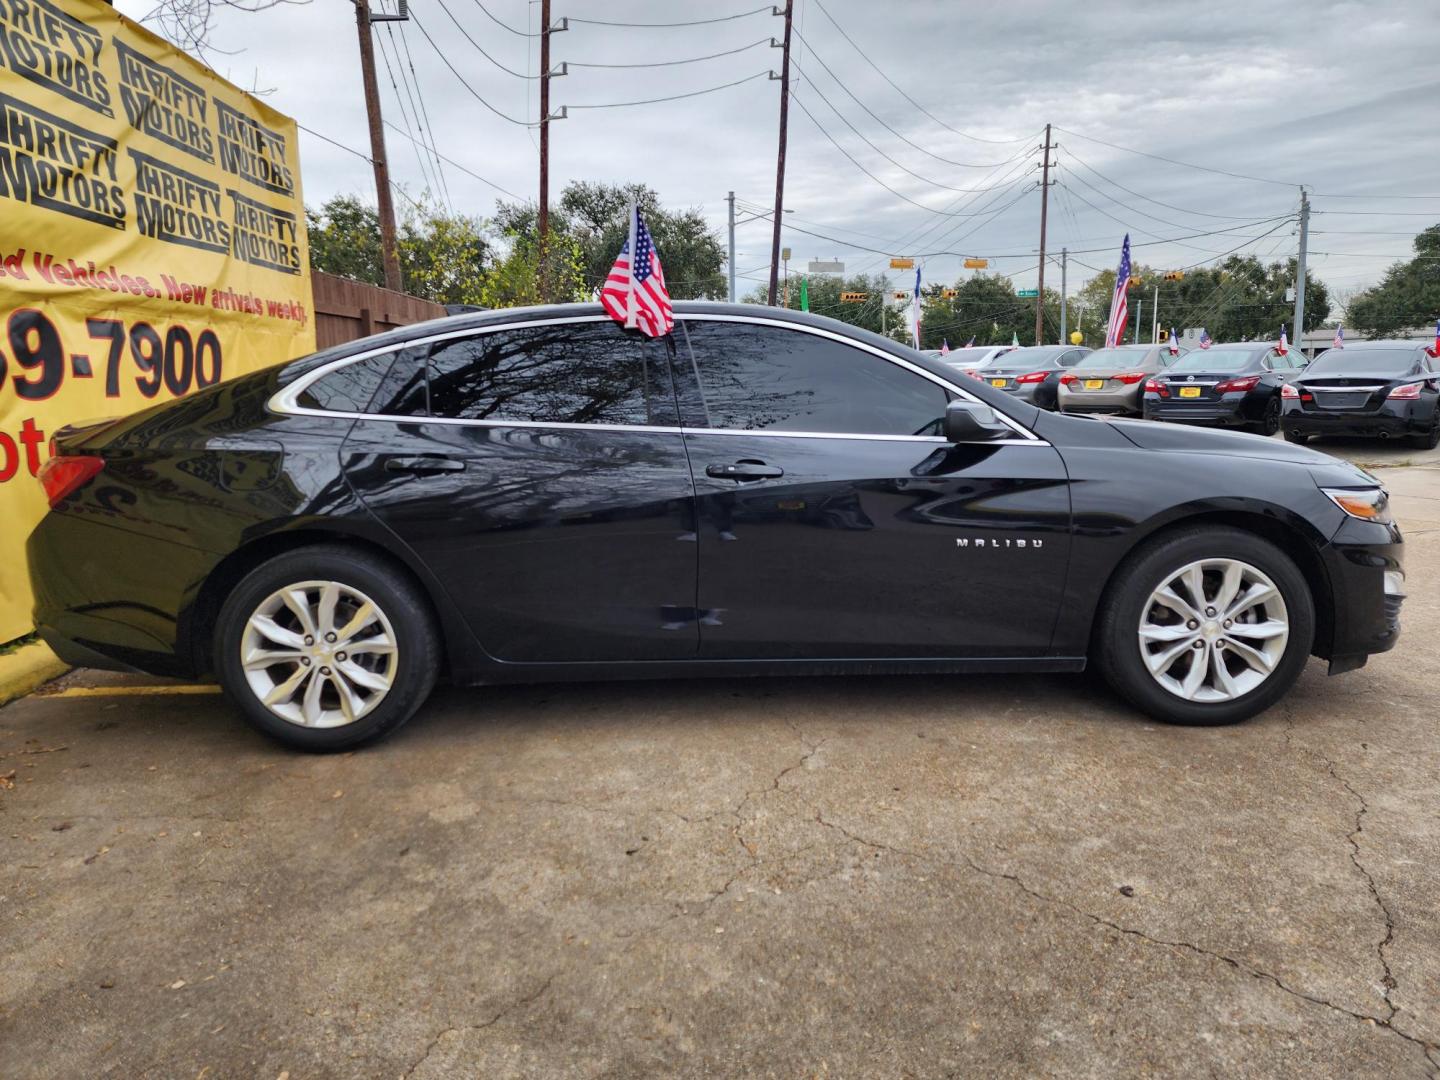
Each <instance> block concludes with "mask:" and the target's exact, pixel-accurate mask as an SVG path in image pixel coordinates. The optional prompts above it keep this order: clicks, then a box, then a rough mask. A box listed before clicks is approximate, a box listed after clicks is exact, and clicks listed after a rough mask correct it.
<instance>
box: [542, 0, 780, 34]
mask: <svg viewBox="0 0 1440 1080" xmlns="http://www.w3.org/2000/svg"><path fill="white" fill-rule="evenodd" d="M770 10H771V8H770V5H769V4H766V5H765V6H764V7H758V8H754V9H752V10H750V11H742V12H740V13H739V14H736V15H722V16H720V17H719V18H717V19H694V20H692V21H690V22H657V23H636V22H609V21H607V20H605V19H580V18H577V17H575V16H574V15H571V16H570V21H571V22H574V23H586V24H587V25H589V26H623V27H627V28H630V29H636V30H655V29H665V28H668V27H672V26H709V25H711V24H712V23H722V22H733V21H734V20H736V19H744V18H747V17H749V16H751V15H758V14H759V13H760V12H762V11H764V12H769V11H770Z"/></svg>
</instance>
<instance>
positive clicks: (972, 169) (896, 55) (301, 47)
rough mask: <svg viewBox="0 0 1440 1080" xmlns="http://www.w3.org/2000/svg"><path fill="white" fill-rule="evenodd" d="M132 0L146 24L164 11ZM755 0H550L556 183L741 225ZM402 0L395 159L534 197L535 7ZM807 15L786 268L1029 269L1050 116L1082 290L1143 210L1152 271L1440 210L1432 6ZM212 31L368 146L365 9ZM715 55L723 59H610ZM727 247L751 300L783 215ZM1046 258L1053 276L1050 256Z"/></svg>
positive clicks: (321, 123)
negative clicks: (639, 191) (633, 188)
mask: <svg viewBox="0 0 1440 1080" xmlns="http://www.w3.org/2000/svg"><path fill="white" fill-rule="evenodd" d="M372 3H373V4H375V5H376V6H375V8H374V10H377V11H378V10H381V7H382V0H372ZM393 4H394V0H383V6H385V8H386V10H394V7H393ZM118 6H119V8H120V9H121V10H122V11H124V12H125V13H126V14H128V15H130V16H131V17H134V18H140V17H143V16H144V15H145V14H146V13H147V11H148V10H149V9H150V6H151V4H150V0H118ZM756 8H759V5H758V4H757V3H756V2H755V0H724V2H717V0H703V2H702V0H666V2H661V0H609V2H607V3H605V4H599V3H596V2H595V0H553V17H554V18H555V19H556V20H558V19H560V18H562V17H566V16H568V17H569V19H570V24H569V29H568V30H567V31H566V32H564V33H557V34H554V35H553V36H552V52H553V58H552V59H553V63H554V64H555V65H558V64H560V63H562V62H568V63H569V65H570V66H569V74H568V75H566V76H565V77H563V78H557V79H554V80H552V83H551V100H552V108H558V107H560V106H567V107H568V112H569V115H568V117H567V118H566V119H564V120H560V121H556V122H555V123H553V124H552V125H551V148H552V164H551V183H552V193H553V194H552V197H553V195H554V194H558V192H559V190H560V188H561V187H563V185H564V183H565V182H566V181H567V180H570V179H587V180H609V181H630V180H643V181H645V182H646V183H648V184H650V185H651V186H652V187H654V188H655V189H656V190H657V191H658V192H659V193H660V196H661V198H662V200H663V201H664V202H665V203H666V204H667V205H670V206H693V207H696V208H698V209H699V210H701V211H702V212H703V213H704V214H705V215H706V216H707V217H708V218H709V219H710V220H711V221H712V222H714V223H715V225H716V226H717V228H720V229H722V230H723V227H724V223H725V209H726V207H725V195H726V192H727V191H729V190H734V192H735V193H736V196H737V199H739V200H740V201H741V202H742V204H743V205H747V206H751V207H757V208H763V207H765V206H766V205H768V204H769V203H770V202H771V201H772V200H773V198H774V183H775V177H774V169H775V165H774V162H775V149H776V124H777V118H778V109H779V102H778V86H779V84H778V83H776V82H773V81H771V80H770V79H769V78H768V77H767V73H768V72H769V71H771V70H775V71H777V72H778V70H779V67H780V50H778V49H772V48H770V47H769V39H770V37H771V36H772V35H774V36H777V37H778V36H779V35H780V33H781V30H782V22H783V20H781V19H779V18H775V17H773V16H772V15H770V14H769V7H768V6H766V7H765V8H762V9H760V10H758V11H756V10H754V9H756ZM410 10H411V14H412V18H411V20H410V21H409V22H408V23H403V24H401V23H396V24H391V25H389V26H382V27H378V28H377V31H376V38H377V44H378V45H379V46H380V57H381V61H382V62H381V64H380V81H381V84H382V98H383V101H384V109H385V112H386V118H387V120H389V121H391V122H393V123H394V124H395V125H396V127H397V128H398V129H399V132H397V131H396V130H394V129H390V130H388V131H387V139H388V144H389V153H390V160H391V163H392V168H393V174H394V177H395V179H396V180H397V181H398V182H399V183H400V184H402V185H403V186H404V188H405V189H406V190H407V191H408V192H409V193H410V194H411V195H412V196H415V197H420V196H421V195H422V194H423V193H424V192H425V191H426V190H427V189H429V190H431V191H432V192H433V191H437V190H442V189H441V183H442V181H443V191H446V192H448V201H449V203H450V204H451V205H453V207H454V208H455V209H456V210H458V211H463V212H467V213H477V214H480V215H488V214H489V213H490V212H491V211H492V210H493V207H494V203H495V199H496V198H497V197H502V198H505V197H509V196H508V195H506V194H505V193H506V192H509V193H514V194H516V195H519V196H523V197H525V198H533V197H534V192H535V186H536V183H537V177H536V173H537V164H536V162H537V149H536V148H537V143H536V134H535V131H534V128H533V122H534V120H535V119H536V117H537V115H538V92H537V83H536V81H535V79H534V78H533V76H534V75H535V73H536V71H537V69H538V63H539V61H538V46H539V42H538V38H535V37H533V36H527V35H533V34H534V33H535V31H536V30H537V29H538V26H539V10H540V6H539V4H538V3H537V2H529V0H443V2H442V0H411V8H410ZM746 12H751V13H750V14H743V13H746ZM795 12H796V15H795V26H796V31H797V36H796V41H795V54H794V55H795V67H796V68H797V71H796V73H795V91H794V104H793V105H792V108H791V114H790V143H789V168H788V176H787V181H786V205H787V206H788V207H790V208H791V213H789V214H787V215H786V222H787V226H790V228H787V232H786V236H785V242H786V243H787V244H788V245H789V246H790V247H791V248H792V249H793V260H794V261H793V262H792V267H793V266H794V265H796V264H797V263H799V264H803V263H804V262H805V261H806V260H808V259H810V258H825V259H829V258H840V259H843V260H844V261H845V264H846V268H847V272H849V271H862V270H870V269H876V268H884V267H885V266H886V264H887V262H886V255H888V254H913V255H919V256H922V257H923V261H924V265H925V273H926V278H927V280H940V279H944V280H953V279H954V278H955V277H956V276H958V275H959V274H960V273H962V271H961V269H960V259H961V258H962V257H963V256H965V255H973V256H981V257H989V258H990V259H991V260H992V261H991V267H992V268H994V269H1000V270H1003V271H1005V272H1007V273H1011V274H1012V275H1013V276H1014V278H1015V280H1016V282H1017V284H1018V285H1021V286H1024V285H1033V284H1034V279H1035V268H1036V265H1037V258H1036V255H1035V252H1036V250H1037V248H1038V244H1039V219H1040V190H1039V186H1038V180H1039V169H1038V166H1039V162H1040V150H1039V147H1040V144H1041V142H1042V141H1043V140H1042V133H1043V128H1044V125H1045V124H1046V123H1047V122H1049V123H1051V124H1053V125H1054V126H1055V131H1054V136H1053V138H1054V141H1055V142H1056V143H1057V144H1058V146H1057V148H1056V149H1055V151H1054V161H1055V162H1056V163H1057V167H1056V168H1055V170H1054V172H1053V174H1052V176H1053V178H1054V179H1055V180H1056V186H1055V187H1053V188H1052V189H1051V197H1050V205H1049V247H1050V249H1051V250H1057V249H1059V248H1060V247H1061V246H1062V245H1064V246H1067V247H1068V248H1069V249H1070V250H1071V251H1072V252H1075V253H1076V255H1075V257H1074V259H1073V260H1072V261H1071V263H1070V269H1071V274H1070V283H1071V287H1072V288H1074V287H1076V286H1078V285H1079V284H1081V283H1082V282H1083V281H1084V280H1085V279H1086V278H1087V277H1089V276H1090V275H1091V273H1092V272H1093V269H1092V268H1096V267H1102V266H1113V264H1114V262H1115V261H1116V255H1117V251H1118V247H1119V241H1120V236H1121V235H1122V234H1123V233H1124V232H1125V231H1127V230H1128V231H1129V232H1130V233H1131V235H1132V242H1133V243H1134V244H1135V245H1136V252H1135V256H1136V258H1137V259H1138V260H1141V261H1143V262H1146V263H1149V264H1152V265H1155V266H1159V267H1162V268H1174V269H1180V268H1184V267H1187V266H1192V265H1195V264H1202V263H1204V262H1206V261H1213V260H1214V259H1216V258H1218V257H1220V256H1223V255H1224V254H1225V253H1228V252H1229V251H1231V250H1233V249H1238V250H1239V251H1241V252H1242V253H1255V254H1258V255H1260V256H1262V257H1265V258H1270V257H1274V258H1279V257H1283V256H1285V255H1288V254H1292V253H1293V252H1294V250H1295V245H1296V228H1295V224H1294V221H1293V216H1294V214H1295V212H1296V210H1297V206H1298V201H1299V187H1298V185H1301V184H1304V185H1305V186H1306V187H1307V188H1308V189H1309V190H1310V191H1311V192H1312V196H1313V211H1314V213H1313V216H1312V219H1311V230H1312V233H1311V245H1310V246H1311V251H1312V256H1311V266H1312V268H1313V269H1314V270H1315V272H1316V273H1318V274H1319V275H1320V276H1321V277H1322V278H1323V279H1324V280H1325V281H1326V282H1327V283H1329V284H1330V285H1331V287H1332V288H1334V289H1339V290H1342V291H1348V290H1352V289H1355V288H1357V287H1361V286H1364V285H1366V284H1369V283H1371V282H1373V281H1374V280H1376V279H1377V278H1378V277H1379V276H1380V274H1381V273H1383V271H1384V269H1385V267H1386V266H1387V265H1389V264H1390V263H1391V262H1393V261H1395V259H1397V258H1402V257H1405V256H1407V255H1408V254H1409V252H1410V240H1411V237H1413V235H1414V233H1415V232H1417V231H1418V230H1419V229H1421V228H1424V227H1426V226H1428V225H1431V224H1435V223H1436V222H1440V125H1437V123H1436V122H1435V116H1436V105H1437V103H1440V77H1437V74H1436V67H1435V64H1434V58H1435V55H1436V53H1437V47H1440V7H1437V4H1436V0H1372V2H1369V3H1360V2H1348V0H1337V2H1326V0H1307V2H1306V3H1305V4H1303V5H1302V4H1296V3H1294V2H1293V0H1205V2H1191V0H1167V2H1165V3H1162V4H1137V3H1134V2H1124V3H1121V2H1116V0H1085V2H1084V3H1075V2H1068V0H1066V2H1060V0H1050V2H1042V0H1007V2H1005V3H985V4H981V3H956V2H955V0H943V2H926V0H912V2H911V3H908V4H878V3H874V2H864V0H795ZM730 15H736V16H739V17H736V18H728V19H725V20H724V21H715V22H709V23H706V24H703V25H690V26H649V27H640V26H610V25H601V24H599V23H597V22H595V21H587V22H581V21H580V20H582V19H591V20H608V21H610V22H615V23H630V24H643V23H678V22H686V21H692V20H717V19H721V18H722V17H724V16H730ZM467 35H468V39H467ZM212 42H213V45H214V46H215V47H216V50H217V51H216V52H214V53H212V54H211V57H210V59H211V62H212V63H213V64H214V66H215V67H217V69H219V70H220V71H221V73H222V74H226V75H228V76H229V77H230V78H231V80H232V81H234V82H236V83H237V84H239V85H241V86H242V87H245V88H246V89H250V88H252V87H259V88H261V89H262V90H269V91H270V92H269V93H268V94H266V100H267V101H269V102H270V104H272V105H273V106H274V107H276V108H278V109H279V110H281V111H282V112H285V113H288V114H289V115H291V116H293V117H295V118H296V120H298V121H299V122H300V123H301V124H302V125H304V126H305V127H307V128H310V129H313V131H315V132H318V133H319V134H320V135H323V136H325V137H326V138H328V139H332V140H334V141H335V142H337V143H340V144H343V145H345V146H348V147H352V148H355V149H357V150H362V151H363V150H365V149H366V148H367V146H368V141H367V140H368V136H367V131H366V124H365V113H364V107H363V99H362V96H361V89H360V73H359V57H358V51H357V45H356V35H355V24H354V18H353V15H352V14H351V7H350V5H349V4H348V3H344V2H340V0H313V2H311V3H309V4H304V5H282V6H279V7H276V8H273V9H271V10H268V11H263V12H259V13H254V14H250V13H239V12H223V13H222V14H221V15H220V16H219V17H218V18H217V20H216V25H215V30H214V34H213V38H212ZM219 50H224V52H223V53H222V52H221V51H219ZM481 50H483V51H484V53H488V56H489V58H487V57H486V55H483V54H482V52H481ZM862 50H863V52H862ZM722 53H725V54H728V55H714V54H722ZM697 57H713V58H711V59H705V60H701V61H699V62H696V63H684V64H669V65H668V66H645V67H621V66H617V65H642V64H643V65H654V64H659V63H662V62H668V61H676V60H689V59H692V58H697ZM385 61H388V64H389V70H388V71H387V67H386V63H385ZM582 65H595V66H582ZM606 65H611V66H606ZM452 69H453V70H452ZM504 69H509V70H508V71H507V70H504ZM412 73H413V74H412ZM392 79H393V82H392ZM462 79H463V83H462ZM747 79H748V81H743V82H739V84H738V85H733V86H729V87H728V88H725V89H719V90H715V91H714V92H713V93H701V94H699V95H698V96H692V97H685V98H682V99H680V100H676V101H671V102H665V103H657V104H643V105H635V106H631V107H600V108H597V107H594V106H614V105H616V104H617V103H624V102H635V101H646V100H649V99H654V98H660V97H666V96H671V95H683V94H691V93H693V92H696V91H706V90H709V89H711V88H713V87H717V86H721V85H723V84H727V83H736V82H737V81H738V80H747ZM467 83H468V87H469V88H468V89H467V87H466V85H464V84H467ZM480 99H483V102H484V103H482V101H481V100H480ZM416 112H419V113H420V114H421V115H420V119H419V120H418V121H417V119H416V116H415V115H414V114H415V113H416ZM427 118H428V124H427V123H426V120H427ZM422 128H423V129H424V133H423V134H422ZM407 130H408V131H409V132H410V133H411V134H412V136H413V137H414V138H424V139H428V138H429V137H430V135H429V133H432V132H433V138H434V144H435V148H436V149H437V150H438V152H439V154H441V155H443V156H444V157H446V158H449V159H451V160H452V161H453V162H455V163H458V165H459V166H463V167H464V169H465V170H468V173H467V172H466V171H462V169H461V168H459V167H456V165H451V164H445V163H441V165H440V166H439V168H440V173H441V176H440V178H439V179H437V175H436V164H435V162H434V160H433V158H428V156H427V154H426V153H425V151H423V150H420V149H419V148H418V147H416V146H415V145H414V143H413V142H412V141H411V140H410V139H407V138H406V136H405V134H403V132H405V131H407ZM1107 144H1109V145H1107ZM1134 151H1143V152H1144V153H1145V154H1148V155H1154V156H1149V157H1147V156H1142V155H1141V154H1138V153H1135V152H1134ZM1162 159H1170V160H1162ZM301 160H302V166H303V175H304V185H305V194H306V199H307V202H309V203H310V204H311V205H314V204H316V203H318V202H320V201H323V200H324V199H325V198H326V197H328V196H330V195H332V194H335V193H337V192H354V193H359V194H361V195H373V191H372V190H371V189H372V186H373V179H372V175H371V172H370V169H369V166H368V164H367V163H366V162H365V161H364V160H362V159H361V158H360V157H357V156H355V155H354V154H352V153H347V152H346V151H345V150H343V149H340V148H337V147H336V146H334V145H331V144H330V143H328V142H325V141H323V140H322V139H320V138H317V137H316V136H315V135H311V134H308V133H304V132H302V135H301ZM1202 167H1203V168H1202ZM1206 170H1219V171H1206ZM867 173H868V175H867ZM1227 173H1228V174H1236V175H1225V174H1227ZM476 175H478V176H482V177H484V178H485V181H481V180H479V179H476ZM402 204H403V203H402ZM762 212H763V209H762ZM743 216H744V217H753V214H750V213H744V214H743ZM1287 216H1288V217H1289V218H1290V220H1286V219H1287ZM801 230H804V231H801ZM813 234H820V235H813ZM737 247H738V255H737V258H736V263H737V266H738V268H739V271H740V272H741V275H742V278H743V282H742V285H741V291H742V292H743V291H745V289H746V288H747V287H748V286H752V285H753V284H754V283H756V282H759V281H761V280H763V279H764V277H765V275H766V273H767V268H768V264H769V232H768V223H767V222H765V221H752V222H750V223H747V224H744V225H741V227H740V228H739V230H738V234H737ZM866 249H874V250H866ZM894 276H895V277H896V278H897V279H898V278H899V277H900V276H901V275H899V274H896V275H894ZM1047 277H1048V279H1049V282H1047V283H1055V284H1058V281H1057V280H1056V279H1057V277H1058V269H1052V270H1049V271H1047Z"/></svg>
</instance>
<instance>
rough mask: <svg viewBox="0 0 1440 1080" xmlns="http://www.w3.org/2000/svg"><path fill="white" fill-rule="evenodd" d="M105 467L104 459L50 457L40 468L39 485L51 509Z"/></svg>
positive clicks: (80, 456)
mask: <svg viewBox="0 0 1440 1080" xmlns="http://www.w3.org/2000/svg"><path fill="white" fill-rule="evenodd" d="M104 467H105V459H104V458H98V457H87V456H83V455H77V456H75V457H52V458H51V459H50V460H49V461H47V462H45V464H44V465H41V466H40V484H41V486H42V487H44V489H45V498H47V499H49V500H50V505H51V506H52V507H54V506H58V505H59V503H60V501H61V500H62V499H64V498H65V497H66V496H68V495H70V494H72V493H73V492H75V491H76V490H77V489H78V488H80V487H81V486H82V485H83V484H85V483H87V482H88V481H89V480H91V479H93V478H94V476H95V474H96V473H98V472H99V471H100V470H101V469H103V468H104Z"/></svg>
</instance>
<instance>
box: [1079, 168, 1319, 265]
mask: <svg viewBox="0 0 1440 1080" xmlns="http://www.w3.org/2000/svg"><path fill="white" fill-rule="evenodd" d="M1076 179H1079V177H1076ZM1082 182H1083V181H1082ZM1062 186H1064V187H1069V185H1068V184H1065V185H1062ZM1092 190H1093V189H1092ZM1070 194H1072V195H1074V196H1075V197H1076V198H1077V199H1079V200H1080V201H1081V202H1082V203H1084V204H1085V205H1086V206H1088V207H1090V209H1091V210H1094V211H1095V212H1096V213H1097V214H1103V215H1104V216H1105V217H1107V218H1109V219H1110V220H1111V221H1113V222H1115V224H1117V225H1119V226H1120V227H1121V228H1123V229H1127V230H1129V231H1131V232H1137V233H1139V234H1140V235H1141V236H1149V237H1151V238H1152V240H1153V243H1150V244H1144V245H1142V244H1132V245H1131V247H1141V246H1148V247H1153V246H1154V244H1155V243H1172V244H1177V245H1178V246H1180V247H1188V248H1191V249H1192V250H1194V251H1204V252H1206V253H1207V254H1210V255H1215V254H1218V252H1214V251H1210V250H1209V249H1208V248H1202V247H1195V245H1193V244H1185V243H1181V242H1180V241H1182V240H1186V239H1190V238H1189V237H1180V238H1179V239H1175V240H1169V241H1166V240H1162V239H1161V238H1160V237H1159V235H1158V234H1157V233H1153V232H1150V231H1149V230H1148V229H1141V228H1139V227H1138V226H1134V225H1131V224H1130V223H1129V222H1127V221H1124V220H1122V219H1120V218H1117V217H1116V216H1115V215H1114V214H1112V213H1110V212H1108V211H1106V210H1103V209H1101V208H1100V207H1098V206H1096V205H1095V204H1094V203H1092V202H1091V201H1090V200H1089V199H1087V198H1085V196H1084V195H1081V194H1080V192H1078V191H1076V190H1075V189H1074V188H1070ZM1096 194H1103V192H1096ZM1106 197H1107V198H1109V196H1106ZM1112 201H1114V200H1112ZM1116 205H1117V206H1120V207H1122V208H1123V209H1126V210H1129V209H1131V208H1130V207H1128V206H1125V205H1124V204H1123V203H1119V202H1116ZM1136 212H1138V211H1136ZM1145 216H1147V217H1148V216H1149V215H1145ZM1154 220H1157V221H1158V220H1160V219H1158V218H1156V219H1154ZM1274 220H1276V219H1275V218H1265V219H1264V220H1263V221H1258V222H1248V221H1247V222H1244V223H1242V224H1240V225H1235V226H1232V227H1231V228H1229V229H1217V230H1215V232H1209V233H1197V234H1196V235H1197V236H1214V235H1216V233H1222V232H1234V231H1235V230H1236V229H1243V228H1246V227H1248V226H1250V225H1260V224H1268V223H1269V222H1271V221H1274ZM1284 220H1286V221H1290V220H1292V218H1291V217H1290V215H1285V218H1284ZM1163 224H1166V225H1173V224H1174V223H1173V222H1164V223H1163ZM1175 227H1176V228H1182V229H1183V228H1184V227H1185V226H1183V225H1176V226H1175ZM1267 235H1268V234H1267Z"/></svg>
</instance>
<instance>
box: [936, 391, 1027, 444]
mask: <svg viewBox="0 0 1440 1080" xmlns="http://www.w3.org/2000/svg"><path fill="white" fill-rule="evenodd" d="M1010 434H1011V432H1010V429H1009V428H1008V427H1006V426H1005V425H1004V424H1002V423H1001V422H1000V421H999V419H998V418H997V417H996V416H995V410H994V409H992V408H990V406H989V405H980V404H978V403H976V402H973V401H952V402H950V404H949V405H947V406H946V407H945V439H946V441H947V442H952V443H973V442H992V441H994V440H995V439H1005V438H1008V437H1009V436H1010Z"/></svg>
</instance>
